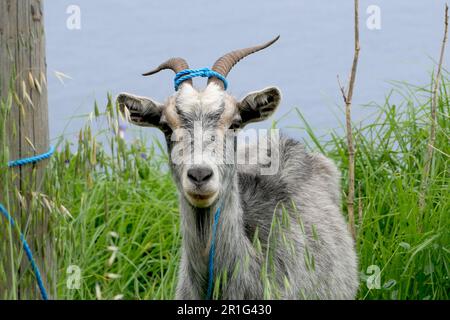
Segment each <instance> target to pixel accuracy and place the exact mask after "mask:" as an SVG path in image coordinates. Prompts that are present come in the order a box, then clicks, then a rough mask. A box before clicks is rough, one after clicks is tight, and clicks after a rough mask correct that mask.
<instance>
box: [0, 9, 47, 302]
mask: <svg viewBox="0 0 450 320" xmlns="http://www.w3.org/2000/svg"><path fill="white" fill-rule="evenodd" d="M42 2H43V1H41V0H0V102H1V103H3V106H4V107H5V106H6V108H7V109H8V110H9V111H8V112H7V113H5V112H3V113H1V112H0V121H3V140H4V141H3V142H2V141H0V148H4V150H0V154H1V153H2V151H3V154H6V155H7V157H8V158H9V160H14V159H20V158H25V157H30V156H33V155H37V154H42V153H45V152H47V151H48V148H49V142H48V106H47V81H46V60H45V34H44V21H43V3H42ZM8 101H9V102H8ZM4 109H5V108H4ZM2 116H3V119H2V118H1V117H2ZM1 129H2V126H1V125H0V130H1ZM1 138H2V134H1V133H0V139H1ZM5 149H7V150H5ZM5 151H9V152H5ZM4 158H6V156H4ZM3 160H5V159H3ZM46 164H47V161H42V162H39V163H38V164H34V165H27V166H23V167H18V168H10V169H7V168H5V167H4V163H2V166H1V168H0V170H1V171H3V173H2V174H0V179H1V180H2V181H0V203H2V204H3V205H4V206H5V207H6V208H7V209H8V210H9V212H10V214H11V215H12V216H13V218H14V219H15V220H16V223H17V225H18V227H19V228H20V229H21V231H22V232H23V233H24V235H25V238H26V239H27V241H28V243H29V245H30V248H31V250H32V251H33V254H34V255H35V259H36V262H37V265H38V267H39V268H40V270H41V273H42V276H43V279H44V284H45V286H46V287H47V288H49V289H50V290H49V294H50V293H54V287H55V285H54V284H53V283H54V280H53V277H52V276H51V274H52V271H53V266H54V265H53V263H52V257H53V254H52V253H51V252H52V237H51V236H50V229H49V213H48V212H46V211H45V210H46V209H44V208H43V206H42V205H41V204H40V202H41V199H40V191H41V186H42V183H43V176H44V168H45V167H46ZM6 171H7V173H5V172H6ZM8 228H9V227H8V223H7V221H6V219H4V218H3V217H0V299H40V294H39V290H38V287H37V284H36V279H35V276H34V274H33V272H32V269H31V267H30V264H29V262H28V260H27V258H26V256H25V253H24V251H23V249H22V246H21V243H20V239H19V237H18V236H17V234H16V233H15V232H14V230H13V231H12V232H11V229H8Z"/></svg>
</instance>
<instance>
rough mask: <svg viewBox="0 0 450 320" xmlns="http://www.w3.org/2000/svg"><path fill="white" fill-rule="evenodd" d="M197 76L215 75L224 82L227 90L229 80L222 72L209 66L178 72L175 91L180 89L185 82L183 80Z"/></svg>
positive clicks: (209, 76)
mask: <svg viewBox="0 0 450 320" xmlns="http://www.w3.org/2000/svg"><path fill="white" fill-rule="evenodd" d="M195 77H204V78H211V77H215V78H217V79H219V80H221V81H222V82H223V87H224V88H225V90H227V88H228V81H227V79H225V77H224V76H223V75H221V74H220V73H218V72H216V71H213V70H211V69H209V68H201V69H184V70H181V71H180V72H178V73H177V74H176V75H175V79H174V84H175V91H178V88H179V87H180V85H181V84H182V83H183V81H186V80H189V79H192V78H195Z"/></svg>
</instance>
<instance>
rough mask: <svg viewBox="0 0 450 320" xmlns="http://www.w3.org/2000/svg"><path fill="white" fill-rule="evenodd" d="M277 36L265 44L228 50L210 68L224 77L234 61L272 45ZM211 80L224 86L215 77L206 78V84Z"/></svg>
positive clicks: (236, 61)
mask: <svg viewBox="0 0 450 320" xmlns="http://www.w3.org/2000/svg"><path fill="white" fill-rule="evenodd" d="M279 38H280V36H277V37H276V38H275V39H273V40H271V41H269V42H267V43H265V44H262V45H259V46H254V47H250V48H245V49H240V50H235V51H232V52H229V53H227V54H225V55H224V56H222V57H220V58H219V59H218V60H217V61H216V62H215V63H214V65H213V67H212V70H213V71H216V72H218V73H220V74H221V75H223V76H224V77H226V76H227V75H228V73H229V72H230V70H231V69H232V68H233V67H234V65H235V64H236V63H238V62H239V61H240V60H241V59H243V58H245V57H246V56H248V55H250V54H252V53H255V52H258V51H260V50H262V49H265V48H267V47H268V46H270V45H272V44H273V43H274V42H275V41H277V40H278V39H279ZM211 82H214V83H216V84H217V85H219V86H221V87H222V88H224V85H223V83H222V81H221V80H219V79H217V78H215V77H212V78H209V79H208V84H210V83H211Z"/></svg>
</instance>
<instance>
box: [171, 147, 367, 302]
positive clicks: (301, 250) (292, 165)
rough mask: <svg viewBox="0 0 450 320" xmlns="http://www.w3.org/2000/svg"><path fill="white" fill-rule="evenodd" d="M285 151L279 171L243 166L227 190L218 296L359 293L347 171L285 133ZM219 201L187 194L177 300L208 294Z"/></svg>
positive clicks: (350, 295)
mask: <svg viewBox="0 0 450 320" xmlns="http://www.w3.org/2000/svg"><path fill="white" fill-rule="evenodd" d="M272 149H273V148H272ZM277 150H279V159H280V167H279V170H278V173H277V174H275V175H261V174H260V171H259V166H258V165H248V166H238V168H237V171H236V172H234V173H233V177H231V178H230V179H231V181H232V182H231V183H230V186H229V188H228V190H226V192H224V193H223V196H222V199H223V206H222V214H221V218H220V221H219V225H218V229H217V239H216V254H215V257H214V261H215V266H214V274H215V276H216V277H220V276H222V279H225V278H226V282H223V283H222V285H221V286H220V290H219V291H220V293H219V295H218V298H221V299H263V298H281V299H353V298H354V297H355V295H356V291H357V288H358V276H357V258H356V254H355V249H354V243H353V240H352V238H351V236H350V234H349V232H348V230H347V227H346V223H345V220H344V218H343V216H342V214H341V210H340V188H339V184H340V183H339V172H338V171H337V169H336V167H335V165H334V164H333V163H332V162H331V161H330V160H328V159H327V158H325V157H324V156H323V155H320V154H309V153H307V152H306V151H305V150H304V148H303V146H302V145H301V144H300V143H298V142H296V141H294V140H292V139H286V138H282V139H281V140H280V142H279V148H277ZM218 205H219V204H216V205H215V206H212V207H211V208H207V209H199V208H195V207H193V206H191V205H190V204H189V203H188V202H187V201H186V200H185V199H184V198H183V196H181V199H180V208H181V210H182V211H183V212H182V215H181V216H182V230H183V250H182V258H181V265H180V270H179V283H178V288H177V298H180V299H203V298H205V293H206V288H207V279H208V252H209V251H208V249H209V244H210V235H211V226H212V219H213V215H214V212H215V210H216V209H217V206H218ZM274 217H275V219H274ZM259 248H260V249H259ZM224 273H226V277H225V278H224V277H223V274H224Z"/></svg>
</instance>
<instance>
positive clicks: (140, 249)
mask: <svg viewBox="0 0 450 320" xmlns="http://www.w3.org/2000/svg"><path fill="white" fill-rule="evenodd" d="M443 83H444V84H443V86H442V89H441V98H440V100H439V106H438V130H437V138H436V143H435V146H434V147H435V152H434V157H433V162H432V166H431V173H430V180H429V185H428V186H427V189H426V205H425V209H424V210H423V212H420V210H419V206H418V202H419V192H420V183H421V180H422V174H423V166H424V156H425V152H426V146H427V141H428V132H429V124H430V118H429V114H430V112H429V108H430V106H429V103H430V92H429V91H428V90H427V89H424V88H418V87H414V86H411V85H407V84H396V85H395V88H394V94H396V95H397V96H401V97H402V101H403V102H402V104H401V105H397V106H396V105H392V104H391V103H390V102H389V99H387V101H386V102H385V103H384V104H383V105H371V106H366V107H365V108H369V110H368V111H370V113H375V114H376V115H377V116H376V117H375V119H372V120H371V121H370V123H369V124H364V125H363V124H355V144H356V149H357V153H356V165H355V169H356V183H357V186H356V208H358V207H360V208H361V209H362V210H361V212H362V214H361V217H359V218H358V217H357V231H358V236H357V251H358V256H359V266H360V267H359V268H360V272H361V285H360V290H359V293H358V298H359V299H448V298H449V292H450V279H449V266H448V263H449V253H450V251H449V250H450V247H449V244H450V238H449V236H450V235H449V230H450V228H449V227H450V223H449V222H450V221H449V219H450V218H449V213H450V201H449V200H450V196H449V172H448V168H449V164H450V161H449V155H450V144H449V136H450V121H449V111H450V104H449V95H448V89H449V88H450V82H449V81H448V79H446V80H444V82H443ZM3 107H5V106H3ZM357 107H358V106H355V108H357ZM298 115H299V123H300V126H301V127H302V128H303V130H305V131H306V133H307V134H308V135H309V137H308V139H306V140H305V142H306V143H307V145H308V148H310V149H312V150H320V151H322V152H324V153H325V154H326V155H327V156H329V157H331V158H332V159H334V160H335V161H336V163H337V164H338V166H339V167H340V169H341V172H342V190H343V197H345V190H347V179H346V177H347V171H346V170H347V169H346V168H347V152H346V139H345V137H344V136H342V135H339V134H337V133H336V132H332V133H331V134H330V135H327V136H324V137H317V136H315V135H314V131H313V129H311V127H310V126H309V125H308V124H307V122H306V120H305V119H304V118H303V116H302V115H301V114H300V113H298ZM104 118H108V119H109V123H110V124H111V127H112V128H114V131H115V132H116V133H117V114H116V111H115V108H113V105H112V103H111V101H109V103H108V105H107V108H106V111H105V113H103V114H101V113H100V112H99V111H98V108H97V107H96V108H95V111H94V112H93V114H92V117H91V118H90V120H89V121H88V124H87V125H86V127H85V128H84V129H83V130H81V131H80V134H79V139H78V141H77V142H76V143H72V144H71V143H69V142H67V141H65V140H60V143H59V150H60V152H58V153H57V154H56V155H55V156H54V157H53V158H52V160H51V162H50V163H49V165H48V167H47V171H46V172H47V178H46V183H45V186H44V189H43V191H42V192H43V193H44V194H45V198H46V199H47V205H48V206H49V207H50V208H51V211H52V213H53V215H54V216H55V221H54V234H55V237H56V239H57V240H56V247H55V258H56V261H57V266H58V270H57V279H58V281H57V283H58V285H57V292H58V298H59V299H96V298H100V297H101V298H103V299H113V298H124V299H170V298H173V297H174V292H175V286H176V273H177V266H178V261H179V258H180V242H181V235H180V230H179V213H178V208H177V206H178V201H177V192H176V188H175V186H174V184H173V182H172V179H171V176H170V173H168V171H167V157H166V156H165V154H164V152H161V150H163V148H162V147H161V145H159V144H158V142H157V141H153V143H152V144H151V146H150V147H148V146H146V145H147V144H146V143H144V142H143V141H142V139H140V140H135V141H134V142H132V143H129V144H125V143H124V141H123V140H122V139H121V138H119V137H117V135H115V134H114V133H111V130H104V131H100V132H99V133H97V134H96V135H95V136H94V135H93V133H92V130H91V126H92V123H94V122H96V121H100V120H101V119H104ZM0 120H1V119H0ZM0 129H1V128H0ZM0 131H1V130H0ZM0 137H1V136H0ZM0 155H1V157H0V159H3V158H5V156H4V154H2V152H1V151H0ZM2 157H3V158H2ZM6 178H8V177H6ZM6 178H5V179H6ZM344 202H345V201H343V206H344V207H343V210H344V212H345V211H346V208H345V204H344ZM356 211H357V212H358V210H356ZM3 223H4V221H3ZM0 260H1V259H0ZM71 265H75V266H77V267H79V268H80V270H81V281H80V288H79V289H69V288H68V287H67V284H68V283H69V284H72V285H73V275H74V274H73V273H70V272H68V271H71V270H72V271H73V269H71V270H70V269H69V270H68V267H69V266H71ZM7 267H8V266H6V267H5V265H2V264H1V263H0V278H1V277H2V274H4V272H5V270H6V268H7ZM2 268H3V269H2ZM371 270H372V271H371ZM373 270H379V271H380V272H381V273H380V277H379V279H380V287H379V288H372V289H369V288H368V286H367V283H366V281H367V278H368V277H370V276H371V275H372V273H373ZM18 281H20V279H19V280H18ZM11 289H12V288H11ZM11 291H13V290H11ZM11 294H12V293H11ZM10 297H12V296H10Z"/></svg>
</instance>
